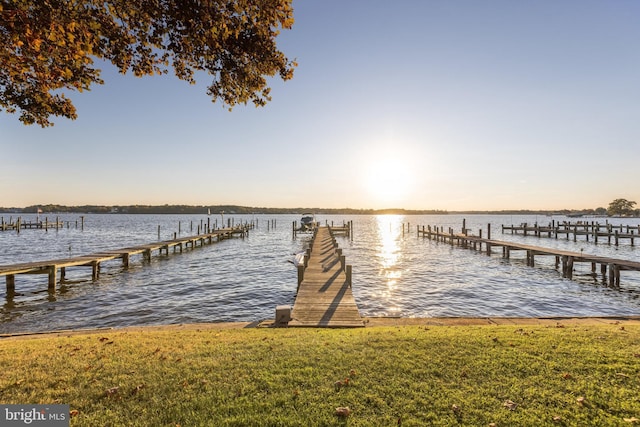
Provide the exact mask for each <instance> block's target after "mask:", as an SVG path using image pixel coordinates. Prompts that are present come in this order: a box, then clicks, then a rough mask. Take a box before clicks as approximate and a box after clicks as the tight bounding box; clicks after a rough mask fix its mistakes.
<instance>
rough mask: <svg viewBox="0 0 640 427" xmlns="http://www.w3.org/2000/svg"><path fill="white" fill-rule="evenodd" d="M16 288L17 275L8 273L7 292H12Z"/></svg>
mask: <svg viewBox="0 0 640 427" xmlns="http://www.w3.org/2000/svg"><path fill="white" fill-rule="evenodd" d="M15 290H16V276H15V275H13V274H8V275H7V294H11V293H13V292H15Z"/></svg>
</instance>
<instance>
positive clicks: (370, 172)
mask: <svg viewBox="0 0 640 427" xmlns="http://www.w3.org/2000/svg"><path fill="white" fill-rule="evenodd" d="M408 163H409V162H407V161H403V160H402V159H400V158H398V157H394V156H388V157H385V156H381V157H380V158H377V159H375V160H372V161H371V162H370V163H369V165H368V167H367V169H366V171H365V178H364V180H365V181H364V185H365V188H366V190H367V193H368V194H369V197H370V199H371V201H372V202H373V203H374V204H375V205H378V207H380V208H392V207H397V208H401V207H403V206H400V205H398V204H401V203H404V202H406V201H407V197H408V196H409V194H410V193H411V188H412V185H413V179H412V176H411V168H410V167H409V164H408Z"/></svg>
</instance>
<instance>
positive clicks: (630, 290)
mask: <svg viewBox="0 0 640 427" xmlns="http://www.w3.org/2000/svg"><path fill="white" fill-rule="evenodd" d="M2 215H3V216H4V220H5V221H8V220H9V215H8V214H2ZM22 217H23V220H27V221H28V220H30V219H35V218H34V216H32V218H30V217H29V216H28V215H23V216H22ZM79 218H80V216H79V215H78V214H65V215H60V219H61V220H63V221H65V222H69V223H70V226H69V228H67V227H66V226H65V228H63V229H60V230H57V231H56V230H49V231H48V232H45V231H44V230H23V231H22V232H21V233H19V234H18V233H16V232H15V231H12V232H8V231H5V232H0V248H1V251H0V265H4V264H12V263H17V262H25V261H36V260H47V259H56V258H64V257H68V256H78V255H84V254H89V253H92V252H99V251H105V250H108V249H117V248H122V247H127V246H134V245H137V244H146V243H152V242H155V241H157V240H158V226H159V227H160V239H161V240H166V239H169V238H172V237H173V234H174V233H178V232H179V235H181V236H187V235H194V234H196V233H197V227H198V225H200V224H206V223H207V220H209V221H211V223H212V225H213V224H215V222H218V223H221V222H222V220H223V219H222V218H221V216H220V215H211V216H210V217H209V218H208V217H207V216H206V215H203V216H187V215H125V214H118V215H98V214H85V215H84V230H81V229H80V222H79V221H80V220H79ZM463 218H466V225H467V228H470V229H471V230H472V232H473V233H474V234H478V230H480V229H482V230H483V235H484V236H486V233H487V225H488V224H491V229H492V238H494V239H500V240H513V241H518V242H523V243H527V244H532V245H538V246H543V247H557V248H563V249H568V250H572V251H577V252H579V251H580V250H583V251H584V253H585V254H598V255H605V256H612V257H616V258H623V259H630V260H640V256H639V255H640V246H636V247H632V246H631V245H630V244H629V242H628V240H627V241H622V242H621V243H620V246H618V247H616V246H614V245H608V244H606V243H598V244H594V243H593V242H586V241H585V240H584V237H583V236H580V237H578V242H573V239H571V240H568V241H567V240H566V239H564V238H560V239H558V240H555V239H553V238H551V239H549V238H537V237H532V236H529V237H524V236H517V235H511V234H508V233H505V234H501V231H500V230H501V227H500V226H501V225H502V224H505V225H510V224H520V223H524V222H526V223H529V224H533V223H535V222H538V223H539V224H541V225H542V224H545V225H546V224H547V223H549V222H550V221H551V220H552V219H554V220H556V221H564V220H567V218H565V217H560V216H555V217H553V218H551V217H545V216H534V215H531V216H524V215H499V216H495V215H424V216H417V215H415V216H414V215H409V216H402V215H399V216H395V215H380V216H368V215H353V216H349V215H335V216H323V215H318V218H317V219H318V220H319V221H320V222H322V223H323V224H324V223H327V222H328V223H331V222H334V223H335V224H342V223H343V222H344V221H353V225H354V236H353V239H348V238H346V237H338V238H337V240H338V244H339V245H340V247H341V248H343V253H344V254H345V255H346V259H347V263H348V264H351V265H352V266H353V292H354V295H355V298H356V301H357V303H358V306H359V308H360V312H361V314H362V315H363V316H370V317H375V316H400V317H450V316H462V317H490V316H535V317H548V316H629V315H634V316H637V315H640V272H626V271H623V272H622V273H621V287H620V289H612V288H609V287H607V286H605V285H603V284H602V282H601V278H594V277H592V276H591V275H590V274H588V273H590V265H589V266H587V265H576V272H575V273H574V280H568V279H563V278H562V276H561V274H560V273H559V272H558V271H557V270H555V269H554V265H553V264H554V260H553V258H552V257H538V258H536V266H535V267H528V266H527V265H526V261H525V259H524V254H519V253H512V258H511V259H510V260H505V259H503V258H502V256H501V251H500V250H498V251H496V253H494V254H493V255H492V256H487V255H486V253H484V252H477V251H472V250H468V249H462V248H459V247H452V246H450V245H448V244H444V243H438V242H434V241H430V240H428V239H426V238H422V237H417V233H416V226H418V225H420V226H422V225H425V226H426V225H431V226H441V227H445V228H448V227H453V228H454V229H455V230H456V231H459V230H460V229H461V228H462V221H463ZM230 219H232V220H233V222H234V223H235V224H237V223H240V222H243V223H244V222H251V221H255V222H257V227H256V228H255V229H254V230H252V231H251V232H250V233H249V236H248V237H247V238H245V239H240V238H234V239H231V240H224V241H222V242H219V243H215V244H213V245H207V246H204V247H197V248H195V249H194V250H187V251H185V252H183V253H182V254H179V253H177V254H175V255H174V254H171V255H170V256H168V257H167V256H161V257H160V256H157V255H155V253H154V256H153V257H152V261H151V262H150V263H149V262H143V261H142V258H141V257H140V256H135V257H133V258H132V261H131V265H130V267H129V268H128V269H123V267H122V265H121V261H120V260H116V261H112V262H108V263H105V264H103V267H102V270H101V275H100V278H99V280H97V281H95V282H94V281H91V269H90V268H86V267H75V268H73V267H72V268H69V269H67V273H66V279H67V282H66V283H64V284H59V285H58V289H57V291H56V292H55V293H50V292H48V291H47V277H46V276H45V275H18V276H16V295H15V296H13V297H9V296H7V293H6V287H5V285H4V280H2V283H1V284H0V298H1V299H2V302H3V305H2V308H1V310H0V332H2V333H16V332H25V331H45V330H60V329H70V328H96V327H120V326H129V325H159V324H179V323H191V322H225V321H259V320H264V319H270V318H273V316H274V314H275V307H276V306H277V305H281V304H293V302H294V299H295V290H296V283H297V282H296V280H297V279H296V277H297V273H296V269H295V267H294V266H293V264H292V263H291V262H290V261H291V260H292V258H293V257H292V254H294V253H295V252H299V251H301V250H304V249H305V247H306V245H307V244H308V240H309V236H308V235H303V234H299V235H298V236H297V237H296V238H294V237H293V236H292V231H291V229H292V223H293V221H299V219H300V217H299V216H298V215H231V216H230V215H225V218H224V221H225V222H227V221H229V220H230ZM49 220H50V221H54V220H55V217H54V216H53V215H49ZM582 220H588V221H592V220H593V221H600V222H601V223H604V222H605V221H606V219H603V218H597V219H593V218H583V219H582ZM76 221H78V227H77V228H76ZM574 221H575V220H574ZM609 222H610V223H613V224H619V223H620V224H624V225H637V224H638V222H639V220H638V219H637V218H636V219H609ZM403 226H404V230H405V232H404V233H403ZM636 244H638V245H640V242H636ZM0 280H1V279H0Z"/></svg>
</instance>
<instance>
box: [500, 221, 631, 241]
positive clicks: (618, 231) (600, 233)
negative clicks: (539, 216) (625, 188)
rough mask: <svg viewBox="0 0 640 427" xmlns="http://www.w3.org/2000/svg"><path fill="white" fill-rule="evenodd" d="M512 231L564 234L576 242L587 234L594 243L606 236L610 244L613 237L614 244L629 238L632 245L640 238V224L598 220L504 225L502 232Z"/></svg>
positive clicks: (525, 234)
mask: <svg viewBox="0 0 640 427" xmlns="http://www.w3.org/2000/svg"><path fill="white" fill-rule="evenodd" d="M505 231H511V234H521V235H524V236H531V235H532V236H536V237H548V238H552V237H553V238H556V239H557V238H558V236H562V235H564V236H565V237H566V239H567V240H569V238H570V236H573V241H574V242H576V241H577V238H578V236H585V239H586V241H587V242H588V241H589V239H592V241H593V242H594V243H598V242H599V241H600V240H602V239H603V238H605V239H606V240H607V243H608V244H611V240H612V239H613V241H614V244H615V245H616V246H619V244H620V241H621V240H623V239H628V240H630V242H631V246H634V245H635V240H640V225H613V224H608V223H607V224H600V223H598V222H591V223H589V222H577V223H567V222H559V223H556V222H555V221H552V222H551V223H550V224H548V225H538V224H537V223H536V224H533V225H531V224H526V223H524V224H520V225H502V233H504V232H505Z"/></svg>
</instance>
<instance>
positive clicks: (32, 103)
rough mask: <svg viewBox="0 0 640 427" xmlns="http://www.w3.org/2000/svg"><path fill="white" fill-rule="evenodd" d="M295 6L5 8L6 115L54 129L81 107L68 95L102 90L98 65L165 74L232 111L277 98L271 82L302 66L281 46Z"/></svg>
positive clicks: (40, 4)
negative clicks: (202, 89)
mask: <svg viewBox="0 0 640 427" xmlns="http://www.w3.org/2000/svg"><path fill="white" fill-rule="evenodd" d="M291 1H292V0H79V1H74V0H0V111H2V110H3V109H4V110H5V111H6V112H9V113H19V114H20V117H19V119H20V121H22V122H23V123H24V124H34V123H37V124H38V125H40V126H42V127H46V126H51V125H53V123H52V122H51V121H50V118H51V116H62V117H66V118H70V119H75V118H76V117H77V113H76V109H75V107H74V106H73V104H72V102H71V100H70V99H69V98H67V97H66V96H65V94H64V90H77V91H80V92H82V91H83V90H88V89H89V88H90V86H91V85H92V84H94V83H97V84H103V83H104V82H103V80H102V79H101V78H100V70H99V69H97V68H96V67H95V66H94V60H95V59H101V60H105V61H108V62H111V63H113V64H114V65H115V66H116V67H117V68H118V69H119V71H120V72H121V73H127V72H132V73H133V74H134V75H135V76H139V77H140V76H146V75H153V74H164V73H167V72H168V70H169V69H170V68H173V70H174V72H175V75H176V76H177V77H178V78H179V79H182V80H186V81H188V82H190V83H191V84H193V83H195V80H194V74H195V72H198V71H205V72H207V73H209V75H211V76H212V77H213V81H212V82H211V84H210V85H209V86H208V90H207V94H208V95H209V96H211V98H212V101H213V102H215V101H221V102H222V103H223V104H225V105H227V106H229V108H231V107H233V106H234V105H237V104H246V103H248V102H249V101H251V102H253V103H254V104H255V105H256V106H263V105H265V104H266V102H268V101H270V100H271V97H270V94H269V93H270V88H269V87H268V85H267V77H271V76H275V75H279V76H280V77H281V78H282V79H283V80H288V79H290V78H291V77H292V76H293V69H294V67H295V66H296V63H295V62H294V61H291V60H289V59H288V58H287V57H286V56H285V55H284V54H283V53H282V52H281V51H279V50H278V48H277V46H276V37H277V36H278V34H279V32H280V30H281V29H290V28H291V26H292V25H293V8H292V5H291Z"/></svg>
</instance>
